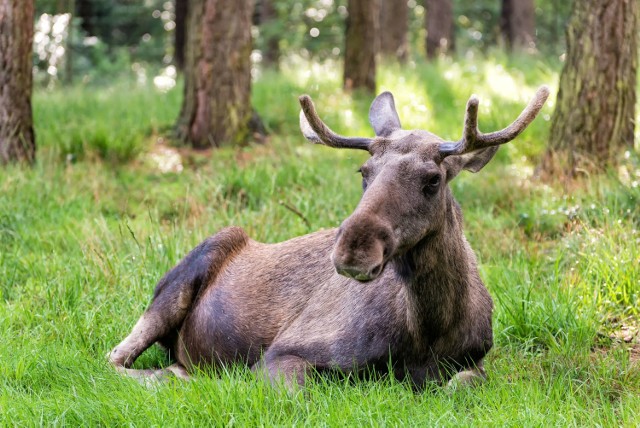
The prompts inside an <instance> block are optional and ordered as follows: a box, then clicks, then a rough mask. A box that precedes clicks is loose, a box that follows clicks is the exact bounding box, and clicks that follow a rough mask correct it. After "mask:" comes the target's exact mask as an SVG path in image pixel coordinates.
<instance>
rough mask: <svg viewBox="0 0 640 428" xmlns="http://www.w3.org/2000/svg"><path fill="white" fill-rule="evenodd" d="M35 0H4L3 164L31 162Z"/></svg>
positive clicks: (0, 59)
mask: <svg viewBox="0 0 640 428" xmlns="http://www.w3.org/2000/svg"><path fill="white" fill-rule="evenodd" d="M33 23H34V4H33V0H0V164H4V163H8V162H14V161H18V162H27V163H31V162H33V160H34V159H35V153H36V144H35V137H34V133H33V118H32V113H31V90H32V87H33V79H32V76H31V65H32V64H31V63H32V57H31V55H32V50H33V28H34V25H33Z"/></svg>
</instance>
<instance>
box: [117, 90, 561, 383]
mask: <svg viewBox="0 0 640 428" xmlns="http://www.w3.org/2000/svg"><path fill="white" fill-rule="evenodd" d="M548 93H549V91H548V89H547V87H546V86H543V87H541V88H540V89H539V90H538V91H537V93H536V95H535V97H534V98H533V100H532V101H531V102H530V103H529V105H528V106H527V108H526V109H525V110H524V111H523V112H522V113H521V114H520V116H519V117H518V118H517V119H516V120H515V121H514V122H513V123H512V124H511V125H509V126H508V127H507V128H505V129H503V130H501V131H497V132H492V133H486V134H483V133H481V132H480V131H479V130H478V127H477V113H478V100H477V98H476V97H475V96H472V97H471V98H470V99H469V102H468V103H467V110H466V116H465V120H464V128H463V135H462V138H461V139H460V140H459V141H457V142H447V141H443V140H442V139H441V138H439V137H437V136H435V135H433V134H431V133H429V132H426V131H421V130H413V131H409V130H403V129H402V128H401V126H400V120H399V118H398V114H397V112H396V109H395V105H394V100H393V96H392V95H391V93H389V92H385V93H383V94H381V95H379V96H378V97H377V98H376V99H375V100H374V101H373V104H372V105H371V109H370V112H369V118H370V122H371V125H372V126H373V129H374V130H375V133H376V137H375V138H359V137H358V138H353V137H344V136H340V135H337V134H335V133H334V132H333V131H331V129H329V128H328V127H327V126H326V125H325V124H324V123H323V122H322V121H321V120H320V118H319V117H318V115H317V113H316V111H315V108H314V106H313V103H312V102H311V99H310V98H309V97H308V96H302V97H300V103H301V106H302V112H301V114H300V126H301V129H302V132H303V134H304V136H305V137H306V138H307V139H309V140H310V141H312V142H314V143H320V144H325V145H327V146H331V147H338V148H352V149H362V150H367V151H368V152H369V153H370V154H371V157H370V158H369V159H368V160H367V162H365V163H364V165H362V167H361V169H360V170H361V172H362V186H363V189H364V191H363V195H362V199H361V200H360V202H359V204H358V206H357V207H356V209H355V210H354V212H353V213H352V214H351V215H350V216H349V217H348V218H347V219H346V220H344V222H343V223H342V225H341V226H340V227H339V228H338V229H334V230H326V231H320V232H316V233H312V234H310V235H305V236H301V237H298V238H294V239H291V240H289V241H286V242H282V243H278V244H269V245H268V244H262V243H259V242H256V241H253V240H251V239H250V238H249V237H248V236H247V235H246V234H245V232H244V231H243V230H242V229H240V228H235V227H232V228H227V229H224V230H222V231H220V232H218V233H217V234H215V235H213V236H211V237H210V238H208V239H207V240H205V241H204V242H203V243H202V244H200V245H199V246H198V247H197V248H195V249H194V250H193V251H192V252H191V253H189V254H188V255H187V256H186V257H185V258H184V259H183V260H182V261H181V262H180V263H179V264H178V265H177V266H176V267H174V268H173V269H172V270H171V271H169V272H168V273H167V274H166V275H165V276H164V277H163V278H162V279H161V280H160V282H159V283H158V285H157V287H156V290H155V293H154V297H153V301H152V303H151V304H150V306H149V308H148V309H147V310H146V311H145V313H144V314H143V315H142V317H141V318H140V320H139V321H138V323H137V324H136V325H135V326H134V328H133V331H132V332H131V333H130V334H129V336H127V337H126V338H125V339H124V340H123V341H122V343H120V344H119V345H118V346H116V347H115V348H114V349H113V350H112V351H111V353H110V354H109V360H110V362H111V363H112V364H113V365H114V366H115V367H116V368H117V369H118V370H119V371H121V372H124V373H126V374H128V375H131V376H134V377H142V378H147V377H151V378H158V377H163V376H167V375H176V376H178V377H184V378H186V377H188V373H189V371H190V369H192V368H193V367H194V366H203V365H220V364H227V363H231V362H241V363H245V364H247V365H249V366H251V367H252V368H253V369H254V370H257V371H259V372H261V373H264V374H265V375H266V376H267V377H268V378H269V379H271V380H272V382H277V381H278V380H279V379H282V380H284V382H285V384H286V385H287V386H288V387H293V386H294V385H295V384H296V383H297V384H300V385H302V384H303V383H304V380H305V375H306V374H307V373H308V372H309V370H310V369H316V370H324V369H339V370H341V371H344V372H353V371H361V370H365V369H374V370H376V369H379V370H386V369H387V368H388V367H389V362H390V361H391V364H392V368H393V371H394V374H395V375H396V376H397V377H399V378H405V377H409V378H411V379H412V380H413V381H414V382H415V384H416V385H418V386H421V385H423V384H424V382H425V381H427V380H443V379H448V378H451V377H452V376H454V375H455V376H456V378H457V379H458V380H461V381H463V382H467V381H469V382H471V381H474V380H478V379H482V378H484V376H485V375H484V369H483V365H482V361H483V358H484V356H485V355H486V353H487V352H488V351H489V349H490V348H491V346H492V328H491V314H492V307H493V305H492V301H491V297H490V296H489V293H488V292H487V289H486V288H485V286H484V284H483V283H482V281H481V279H480V276H479V274H478V268H477V264H476V258H475V256H474V254H473V251H472V249H471V247H470V246H469V244H468V242H467V240H466V239H465V237H464V234H463V230H462V214H461V212H460V208H459V206H458V204H457V203H456V201H455V200H454V198H453V196H452V194H451V190H450V189H449V187H448V182H449V181H450V180H452V179H453V178H454V177H455V176H456V175H457V174H458V173H459V172H460V171H461V170H463V169H466V170H469V171H472V172H477V171H479V170H480V169H481V168H482V167H484V165H486V164H487V163H488V162H489V161H490V160H491V158H492V157H493V156H494V155H495V153H496V151H497V149H498V147H499V145H501V144H504V143H506V142H508V141H511V140H512V139H514V138H515V137H516V136H517V135H518V134H519V133H520V132H522V131H523V130H524V129H525V128H526V127H527V126H528V125H529V124H530V123H531V121H532V120H533V119H534V118H535V116H536V115H537V114H538V112H539V111H540V109H541V108H542V105H543V104H544V102H545V100H546V98H547V96H548ZM156 342H158V343H159V344H161V345H162V346H164V347H165V348H166V349H167V350H168V351H169V352H170V355H171V357H172V358H173V359H174V360H175V363H174V364H172V365H171V366H169V367H167V368H164V369H157V370H153V369H148V370H134V369H130V368H129V367H130V366H131V364H133V362H134V361H135V359H136V358H137V357H138V356H139V355H140V354H141V353H142V352H143V351H144V350H145V349H147V348H148V347H149V346H151V345H152V344H153V343H156Z"/></svg>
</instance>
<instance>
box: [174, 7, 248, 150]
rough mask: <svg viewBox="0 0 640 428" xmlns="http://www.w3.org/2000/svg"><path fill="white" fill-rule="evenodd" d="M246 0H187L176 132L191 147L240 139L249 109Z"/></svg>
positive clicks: (226, 142) (245, 138) (244, 133)
mask: <svg viewBox="0 0 640 428" xmlns="http://www.w3.org/2000/svg"><path fill="white" fill-rule="evenodd" d="M252 12H253V2H252V1H251V0H242V1H240V0H191V1H190V2H189V10H188V18H187V22H188V24H189V31H187V43H186V56H185V67H184V75H185V86H184V99H183V103H182V111H181V113H180V117H179V119H178V123H177V132H178V136H179V137H180V138H181V139H183V140H185V141H188V142H189V143H191V144H192V145H193V147H195V148H206V147H212V146H215V147H218V146H222V145H232V144H237V143H241V142H244V141H246V140H247V138H248V137H249V122H250V120H251V116H252V110H251V101H250V98H251V59H250V55H251V15H252Z"/></svg>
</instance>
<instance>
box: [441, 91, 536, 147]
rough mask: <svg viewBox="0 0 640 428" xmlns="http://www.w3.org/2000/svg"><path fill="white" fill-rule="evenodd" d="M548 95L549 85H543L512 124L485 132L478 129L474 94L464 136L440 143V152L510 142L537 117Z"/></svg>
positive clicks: (468, 109) (469, 107) (476, 99)
mask: <svg viewBox="0 0 640 428" xmlns="http://www.w3.org/2000/svg"><path fill="white" fill-rule="evenodd" d="M548 96H549V87H548V86H547V85H543V86H541V87H540V88H538V90H537V91H536V94H535V95H534V97H533V99H532V100H531V101H530V102H529V104H528V105H527V107H526V108H525V109H524V110H523V111H522V113H520V116H518V118H517V119H516V120H514V121H513V123H511V125H509V126H507V127H506V128H504V129H502V130H500V131H495V132H490V133H487V134H483V133H481V132H480V131H479V130H478V98H477V97H476V96H475V95H472V96H471V98H469V101H468V102H467V112H466V115H465V121H464V130H463V132H462V138H461V139H460V140H459V141H458V142H455V143H453V142H448V143H442V144H440V153H441V154H442V155H443V156H449V155H461V154H464V153H468V152H472V151H474V150H479V149H484V148H487V147H492V146H498V145H500V144H504V143H508V142H509V141H511V140H513V139H514V138H516V137H517V136H518V135H519V134H520V133H521V132H522V131H524V130H525V129H526V128H527V126H529V124H530V123H531V122H532V121H533V119H535V118H536V116H537V115H538V113H540V110H541V109H542V106H543V105H544V103H545V101H547V97H548Z"/></svg>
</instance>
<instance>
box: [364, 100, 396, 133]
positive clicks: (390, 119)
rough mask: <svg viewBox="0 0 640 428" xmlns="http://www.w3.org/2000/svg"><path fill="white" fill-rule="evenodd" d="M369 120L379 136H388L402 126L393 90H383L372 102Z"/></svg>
mask: <svg viewBox="0 0 640 428" xmlns="http://www.w3.org/2000/svg"><path fill="white" fill-rule="evenodd" d="M369 122H370V123H371V126H373V130H374V131H375V132H376V135H377V136H379V137H388V136H389V135H391V134H392V133H393V131H396V130H398V129H400V128H401V126H400V118H399V117H398V112H396V104H395V102H394V101H393V95H392V94H391V92H383V93H381V94H380V95H378V96H377V97H376V99H375V100H373V102H372V103H371V108H370V109H369Z"/></svg>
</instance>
